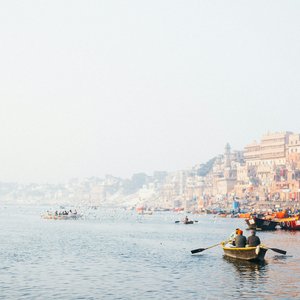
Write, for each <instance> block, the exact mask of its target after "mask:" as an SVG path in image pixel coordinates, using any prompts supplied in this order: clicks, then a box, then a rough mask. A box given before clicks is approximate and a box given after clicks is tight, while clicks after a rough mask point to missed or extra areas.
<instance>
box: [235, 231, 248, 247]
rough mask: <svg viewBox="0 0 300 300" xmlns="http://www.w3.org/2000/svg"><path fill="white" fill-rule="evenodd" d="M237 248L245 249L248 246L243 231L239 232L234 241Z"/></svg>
mask: <svg viewBox="0 0 300 300" xmlns="http://www.w3.org/2000/svg"><path fill="white" fill-rule="evenodd" d="M234 241H235V246H236V247H237V248H244V247H245V246H246V242H247V239H246V237H245V236H244V235H243V230H239V231H238V234H237V236H236V237H235V239H234Z"/></svg>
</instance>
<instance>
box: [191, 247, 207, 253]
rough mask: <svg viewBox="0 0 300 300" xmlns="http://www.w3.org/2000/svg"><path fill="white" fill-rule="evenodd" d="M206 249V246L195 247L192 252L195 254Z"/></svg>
mask: <svg viewBox="0 0 300 300" xmlns="http://www.w3.org/2000/svg"><path fill="white" fill-rule="evenodd" d="M204 250H206V248H199V249H194V250H192V251H191V252H192V254H195V253H199V252H202V251H204Z"/></svg>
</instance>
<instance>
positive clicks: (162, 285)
mask: <svg viewBox="0 0 300 300" xmlns="http://www.w3.org/2000/svg"><path fill="white" fill-rule="evenodd" d="M45 209H46V208H43V207H29V206H27V207H26V206H23V207H17V206H6V207H5V206H1V207H0V228H1V230H0V237H1V239H0V240H1V242H0V266H1V271H0V299H251V298H256V299H292V298H298V299H300V284H299V280H300V252H299V247H300V232H285V231H281V230H277V231H276V232H260V233H259V234H258V235H259V236H260V238H261V240H262V242H263V243H264V244H266V245H268V246H269V247H276V248H280V249H284V250H287V251H288V253H287V255H286V256H282V255H280V254H277V253H275V252H272V251H271V250H269V251H268V252H267V254H266V261H265V263H263V264H254V263H247V262H237V261H232V260H228V259H226V258H224V257H223V253H222V249H221V248H219V247H215V248H213V249H210V250H206V251H204V252H202V253H201V254H198V255H191V253H190V250H192V249H195V248H200V247H207V246H211V245H214V244H216V243H218V242H220V241H222V240H224V239H226V238H227V237H228V236H229V235H230V233H231V232H232V231H233V230H234V229H235V228H236V227H240V228H242V229H244V228H245V227H246V226H245V224H244V220H243V219H231V218H216V217H214V216H213V215H208V216H198V215H190V216H189V217H190V219H194V220H198V222H197V223H195V224H193V225H184V224H181V223H179V224H175V221H176V220H179V219H181V218H183V217H184V215H178V214H173V213H169V212H166V213H154V214H153V215H137V214H136V213H135V212H131V211H130V212H128V211H121V210H114V209H105V210H101V209H98V210H90V211H85V217H84V218H83V219H82V220H45V219H42V218H41V217H40V213H42V212H43V211H45ZM244 232H246V231H244ZM247 233H248V232H246V234H247Z"/></svg>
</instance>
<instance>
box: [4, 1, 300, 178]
mask: <svg viewBox="0 0 300 300" xmlns="http://www.w3.org/2000/svg"><path fill="white" fill-rule="evenodd" d="M299 15H300V1H297V0H295V1H288V0H284V1H283V0H282V1H275V0H270V1H263V0H258V1H253V0H251V1H240V0H236V1H230V0H227V1H223V0H221V1H213V0H207V1H200V0H199V1H175V0H166V1H163V0H159V1H154V0H152V1H140V0H139V1H138V0H137V1H114V0H106V1H98V0H97V1H87V0H85V1H78V0H69V1H62V0H58V1H55V0H51V1H29V0H27V1H12V0H10V1H1V2H0V38H1V40H0V138H1V144H0V145H1V147H0V181H20V182H30V181H35V182H47V181H48V182H58V181H66V180H68V179H69V178H71V177H88V176H100V177H102V176H104V175H105V174H113V175H116V176H122V177H129V176H131V174H132V173H134V172H139V171H145V172H147V173H149V174H151V173H152V172H153V170H168V171H172V170H178V169H184V168H187V167H191V166H193V165H195V164H196V163H200V162H204V161H206V160H208V159H209V158H211V157H212V156H214V155H216V154H218V153H221V152H223V148H224V145H225V143H226V142H230V143H231V145H232V147H233V148H234V149H242V148H243V147H244V145H245V144H247V143H249V142H251V141H252V140H253V139H259V138H260V137H261V135H262V134H264V133H265V132H267V131H285V130H291V131H295V132H300V75H299V74H300V73H299V72H300V62H299V56H300V18H299Z"/></svg>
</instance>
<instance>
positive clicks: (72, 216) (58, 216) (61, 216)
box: [41, 209, 82, 220]
mask: <svg viewBox="0 0 300 300" xmlns="http://www.w3.org/2000/svg"><path fill="white" fill-rule="evenodd" d="M41 217H42V218H43V219H52V220H76V219H79V218H81V217H82V214H79V213H78V212H77V210H76V209H75V210H74V211H72V210H71V209H70V210H69V211H67V210H63V211H57V210H56V211H55V212H53V211H47V212H46V213H44V214H42V215H41Z"/></svg>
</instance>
